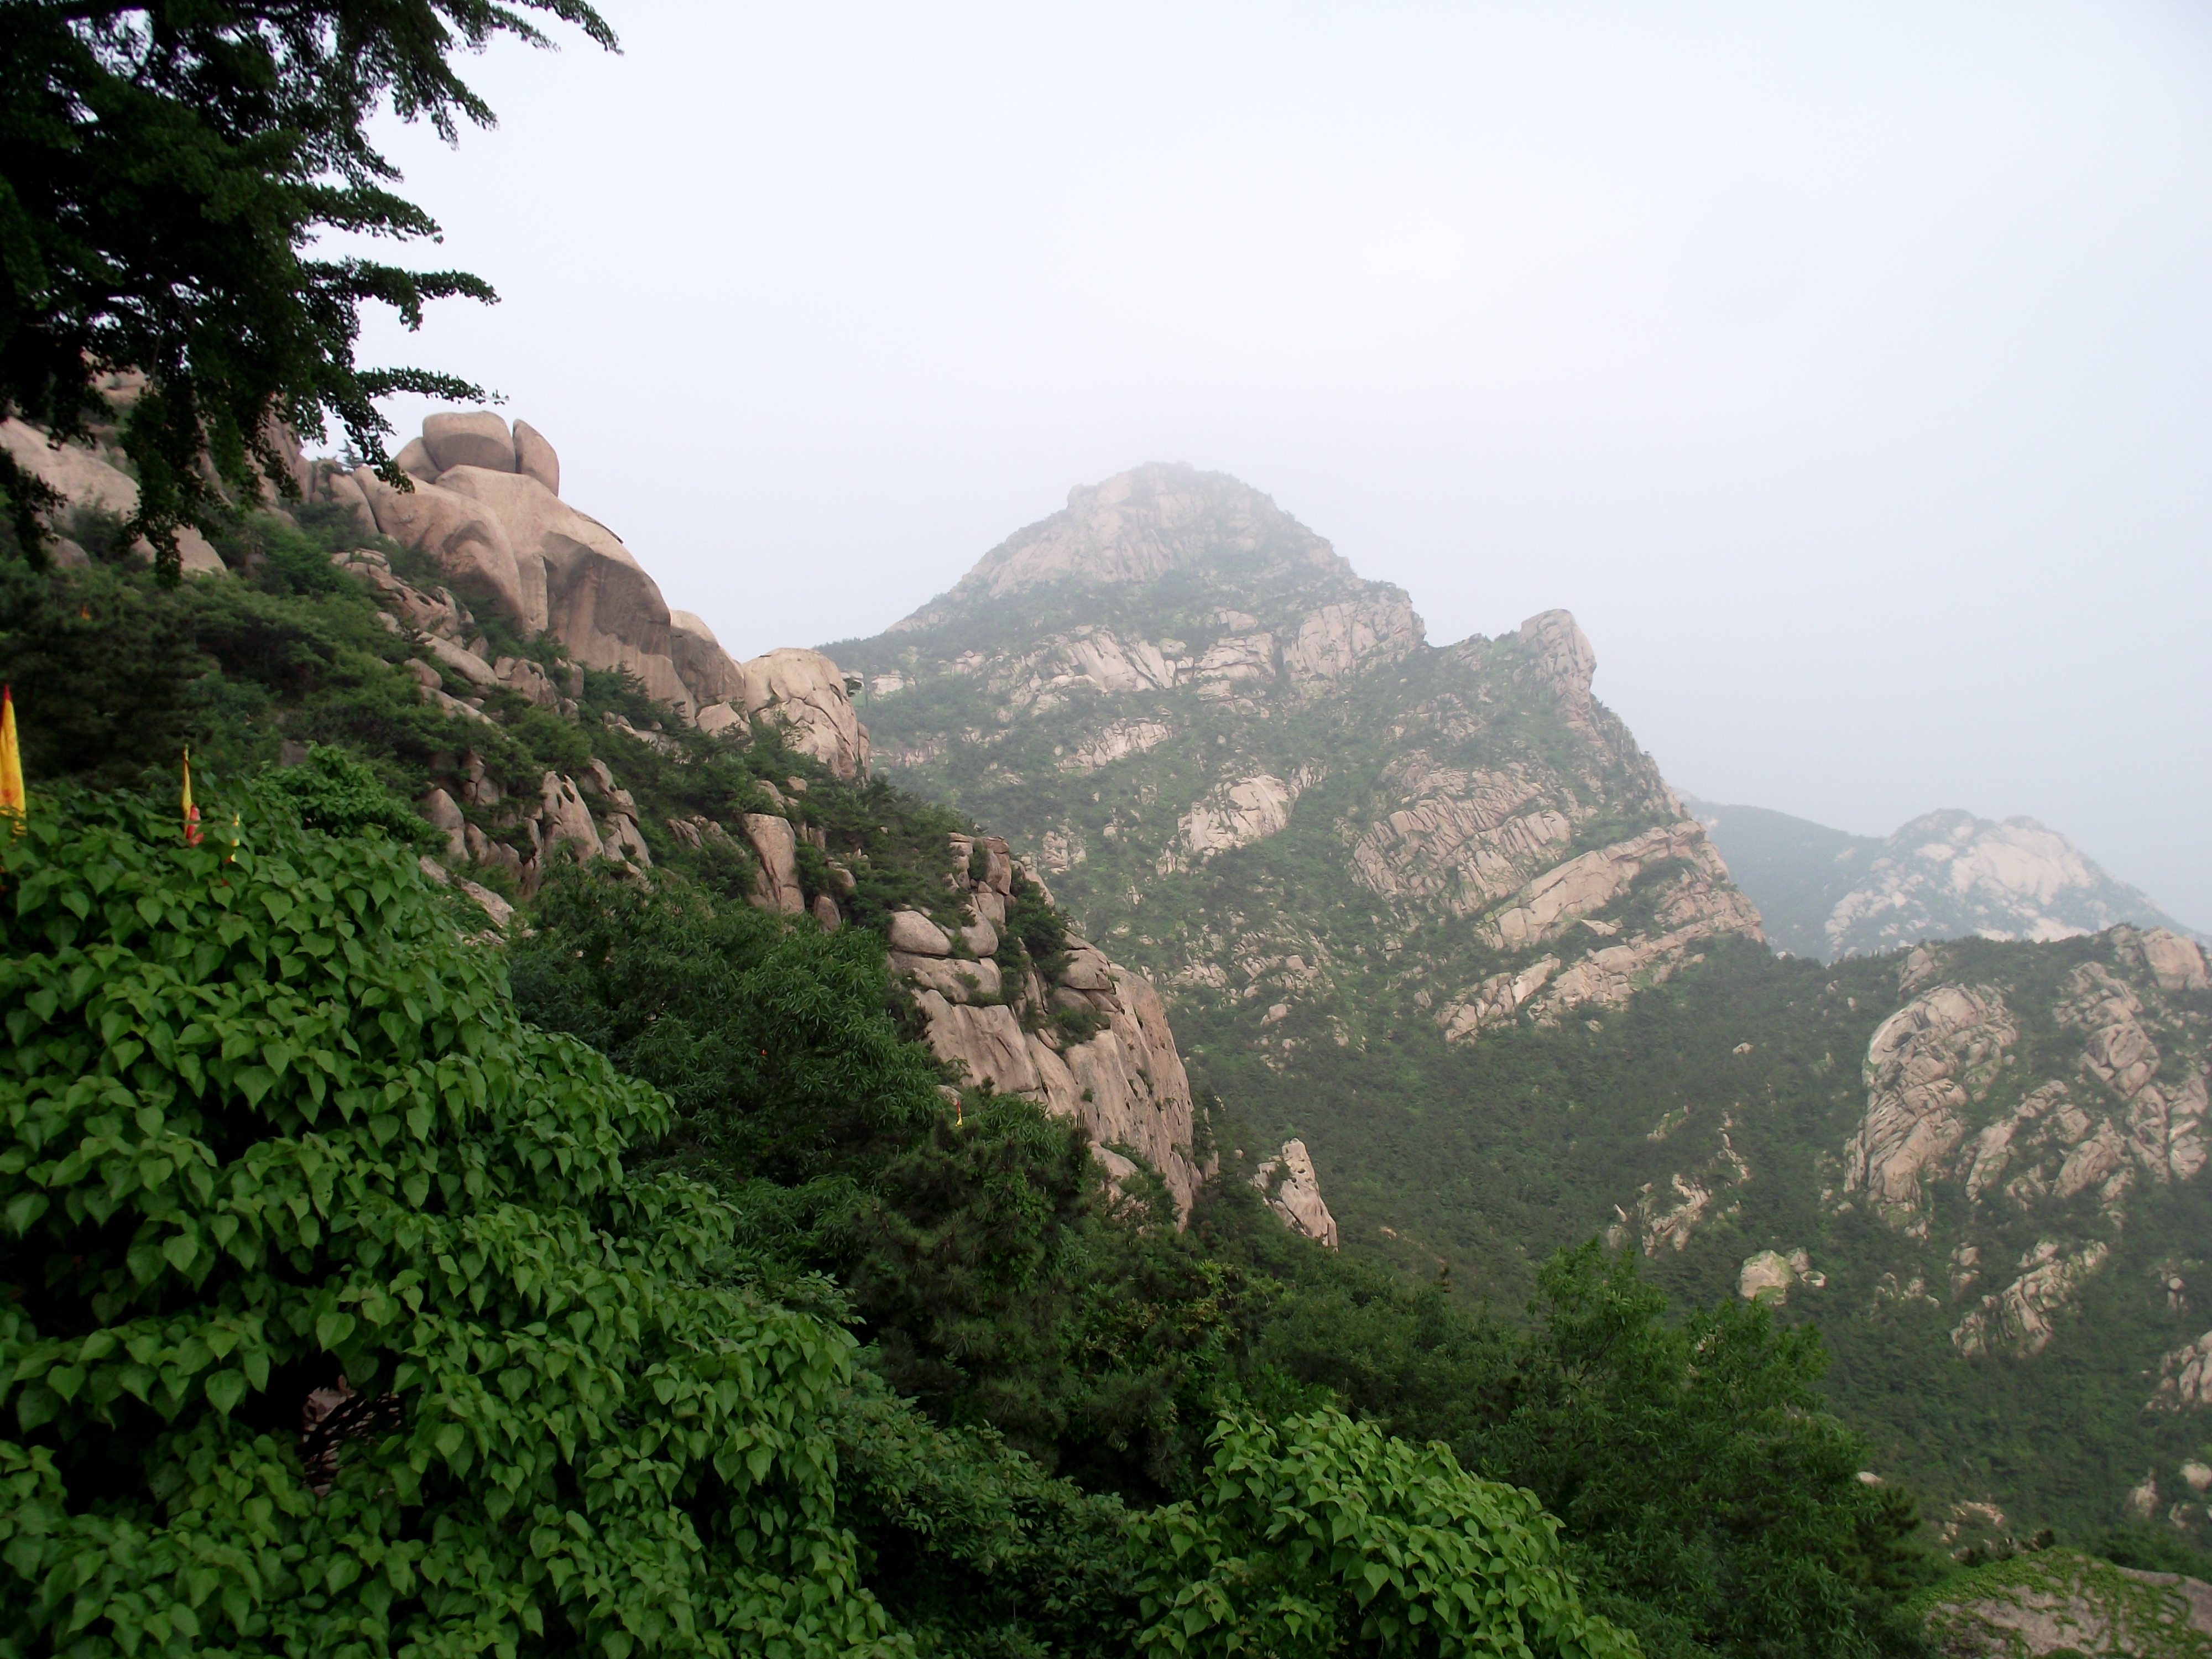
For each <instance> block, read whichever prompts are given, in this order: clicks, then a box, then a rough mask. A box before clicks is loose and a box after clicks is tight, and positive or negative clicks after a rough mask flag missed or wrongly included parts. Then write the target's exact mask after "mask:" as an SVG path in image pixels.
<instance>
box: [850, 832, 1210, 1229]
mask: <svg viewBox="0 0 2212 1659" xmlns="http://www.w3.org/2000/svg"><path fill="white" fill-rule="evenodd" d="M979 848H980V849H981V853H982V854H983V856H982V858H981V860H980V862H981V865H982V871H981V874H980V875H979V874H975V873H972V872H973V871H974V869H975V865H976V864H977V863H978V862H979V860H977V859H976V856H975V854H976V853H977V851H978V849H979ZM947 853H948V856H947V860H946V877H945V881H946V889H947V900H946V908H947V911H948V912H949V913H950V915H951V917H952V918H957V920H955V921H953V923H952V925H951V926H940V925H939V923H938V922H937V921H933V920H931V918H929V917H928V916H927V915H922V914H921V912H919V911H903V912H900V913H897V914H895V915H893V917H892V918H891V922H890V930H889V942H890V947H891V950H890V965H891V968H892V969H893V971H894V973H895V974H896V975H898V976H899V977H900V978H902V980H903V981H905V982H906V983H907V984H908V986H909V987H910V988H911V991H912V994H913V995H914V997H915V1001H916V1002H917V1003H918V1004H919V1005H920V1006H921V1010H922V1012H923V1015H924V1017H925V1018H926V1019H927V1025H928V1038H929V1043H930V1047H931V1048H932V1049H933V1050H934V1051H935V1053H936V1054H937V1056H938V1058H939V1059H940V1060H944V1061H945V1062H946V1063H947V1064H948V1065H950V1066H953V1067H955V1068H956V1069H957V1071H958V1072H959V1073H961V1074H962V1075H963V1077H964V1078H965V1079H966V1080H967V1081H968V1082H969V1083H973V1084H988V1085H990V1086H991V1087H992V1088H993V1089H994V1090H996V1091H998V1092H1000V1093H1001V1094H1011V1095H1021V1096H1024V1097H1027V1098H1029V1099H1031V1100H1036V1101H1039V1102H1041V1103H1043V1105H1044V1106H1045V1108H1046V1109H1048V1111H1050V1112H1051V1113H1052V1114H1053V1115H1054V1116H1057V1117H1064V1118H1067V1119H1070V1120H1072V1121H1077V1122H1079V1123H1081V1124H1082V1125H1083V1127H1084V1128H1085V1131H1086V1133H1088V1134H1089V1135H1090V1138H1091V1147H1092V1150H1093V1152H1094V1154H1095V1155H1096V1156H1097V1158H1098V1160H1099V1162H1100V1163H1101V1164H1103V1165H1104V1166H1105V1168H1106V1170H1107V1171H1108V1173H1109V1176H1114V1177H1115V1178H1116V1179H1117V1180H1119V1179H1121V1178H1123V1177H1126V1176H1127V1174H1128V1173H1129V1171H1130V1170H1131V1168H1132V1167H1133V1164H1132V1160H1136V1161H1140V1162H1142V1163H1143V1164H1146V1165H1147V1166H1148V1167H1149V1168H1151V1169H1152V1170H1154V1171H1155V1172H1156V1173H1158V1176H1159V1177H1160V1179H1161V1180H1162V1181H1163V1182H1165V1183H1166V1186H1167V1189H1168V1192H1169V1194H1170V1195H1171V1197H1172V1198H1173V1200H1174V1202H1175V1207H1176V1220H1177V1223H1178V1225H1180V1224H1182V1223H1183V1222H1187V1221H1188V1219H1189V1218H1190V1210H1191V1205H1192V1203H1193V1201H1194V1200H1195V1198H1196V1196H1197V1192H1198V1188H1199V1186H1200V1183H1201V1182H1203V1181H1204V1180H1205V1179H1206V1176H1208V1175H1209V1174H1210V1173H1211V1172H1212V1171H1211V1168H1210V1166H1209V1167H1205V1168H1201V1167H1200V1164H1199V1163H1198V1162H1197V1161H1196V1159H1195V1158H1194V1155H1193V1152H1192V1150H1191V1148H1192V1130H1193V1127H1194V1107H1193V1104H1192V1101H1191V1091H1190V1079H1189V1078H1188V1075H1187V1074H1186V1073H1185V1072H1184V1069H1183V1062H1182V1054H1180V1053H1179V1052H1178V1051H1177V1049H1176V1041H1175V1034H1174V1032H1173V1031H1172V1030H1170V1029H1169V1026H1168V1019H1167V1012H1166V1010H1165V1009H1164V1008H1163V1007H1162V1006H1160V999H1159V996H1158V993H1157V992H1156V991H1154V989H1153V988H1152V982H1151V981H1148V980H1147V979H1146V978H1145V977H1144V975H1141V974H1138V973H1135V972H1133V970H1131V969H1126V968H1123V967H1121V966H1119V965H1118V964H1116V963H1113V962H1110V961H1109V960H1108V959H1107V957H1106V956H1105V954H1104V952H1103V951H1099V950H1098V949H1097V948H1096V947H1095V946H1093V945H1090V944H1088V943H1086V942H1085V941H1084V940H1083V939H1081V938H1079V937H1076V936H1071V937H1070V939H1069V941H1068V948H1067V951H1066V960H1065V962H1064V963H1062V964H1061V965H1060V967H1059V968H1058V969H1057V970H1056V971H1055V972H1054V974H1053V975H1052V977H1051V979H1050V980H1049V981H1045V980H1042V979H1040V978H1038V977H1037V975H1036V974H1035V973H1034V972H1031V973H1029V974H1028V975H1026V977H1025V978H1024V981H1022V982H1020V983H1012V982H1009V976H1008V975H1006V973H1005V972H1004V970H1003V969H1002V966H1001V964H1000V963H998V962H996V961H994V960H992V959H991V955H990V953H991V952H992V951H996V950H997V948H998V945H999V935H998V932H997V928H998V927H999V925H1000V924H1001V923H1003V922H1004V921H1006V902H1007V900H1008V898H1009V896H1011V894H1012V889H1013V881H1014V876H1015V873H1016V870H1017V867H1018V866H1017V865H1016V862H1015V860H1014V859H1013V857H1012V852H1011V849H1010V848H1008V847H1007V845H1006V842H1004V841H1002V840H1000V839H999V838H997V837H995V836H987V837H984V838H983V839H981V841H980V842H978V841H977V840H976V839H975V838H974V837H972V836H953V837H952V838H951V842H950V845H949V847H948V849H947Z"/></svg>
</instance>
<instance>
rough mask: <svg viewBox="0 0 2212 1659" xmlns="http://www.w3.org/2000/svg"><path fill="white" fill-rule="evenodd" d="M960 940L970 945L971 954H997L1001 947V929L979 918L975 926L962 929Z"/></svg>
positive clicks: (986, 955)
mask: <svg viewBox="0 0 2212 1659" xmlns="http://www.w3.org/2000/svg"><path fill="white" fill-rule="evenodd" d="M960 942H961V943H962V944H963V945H966V946H967V947H968V950H969V954H970V955H971V956H977V957H988V956H995V955H996V954H997V953H998V949H999V930H998V929H997V928H996V927H993V926H992V925H991V924H990V923H989V922H988V921H982V920H981V919H980V918H979V919H978V920H977V921H976V922H975V925H974V926H973V927H963V928H962V929H961V930H960Z"/></svg>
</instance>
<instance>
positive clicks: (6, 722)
mask: <svg viewBox="0 0 2212 1659" xmlns="http://www.w3.org/2000/svg"><path fill="white" fill-rule="evenodd" d="M29 805H30V801H29V799H28V798H27V796H26V795H25V794H24V793H23V755H22V751H21V750H20V749H18V748H17V747H16V746H15V691H14V690H12V689H11V688H10V687H8V686H4V685H0V813H4V814H5V815H7V816H8V817H11V818H13V819H15V833H16V834H17V835H21V834H22V832H23V814H24V812H25V811H26V810H27V808H28V807H29Z"/></svg>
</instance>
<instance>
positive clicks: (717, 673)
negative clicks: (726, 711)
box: [668, 611, 842, 709]
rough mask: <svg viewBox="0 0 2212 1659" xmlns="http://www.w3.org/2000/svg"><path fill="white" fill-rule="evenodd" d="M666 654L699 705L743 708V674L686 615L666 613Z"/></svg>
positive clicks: (704, 628) (704, 626) (718, 643)
mask: <svg viewBox="0 0 2212 1659" xmlns="http://www.w3.org/2000/svg"><path fill="white" fill-rule="evenodd" d="M668 654H669V658H670V659H671V661H673V662H674V663H675V665H676V672H677V676H678V678H680V679H681V680H682V681H683V682H684V685H685V687H686V688H687V689H688V690H690V693H691V695H692V696H694V697H695V698H696V699H697V700H698V701H699V702H701V703H702V704H711V703H723V704H726V705H728V706H729V707H730V708H732V709H737V708H744V702H745V671H744V668H742V667H741V666H739V665H738V663H736V662H735V661H733V660H732V658H731V656H730V653H728V652H726V651H725V650H723V649H722V642H721V641H720V640H718V639H716V638H715V637H714V629H711V628H709V627H708V626H707V624H706V623H704V622H702V620H701V619H700V618H699V617H696V616H694V615H693V614H692V613H691V612H690V611H670V612H669V613H668ZM841 684H842V682H841Z"/></svg>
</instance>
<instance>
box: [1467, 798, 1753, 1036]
mask: <svg viewBox="0 0 2212 1659" xmlns="http://www.w3.org/2000/svg"><path fill="white" fill-rule="evenodd" d="M1513 822H1517V820H1514V821H1513ZM1638 884H1645V885H1646V886H1647V888H1648V889H1649V890H1650V896H1652V897H1653V898H1655V899H1656V904H1654V905H1652V906H1651V907H1650V911H1649V914H1650V921H1649V922H1648V923H1647V924H1646V925H1644V926H1642V927H1634V926H1632V925H1631V927H1630V931H1627V933H1626V937H1620V935H1621V934H1622V933H1623V932H1624V922H1622V921H1607V920H1605V919H1604V913H1606V912H1607V911H1608V910H1612V909H1614V908H1617V907H1618V906H1619V905H1620V903H1621V902H1623V901H1625V900H1626V899H1627V898H1628V897H1629V896H1631V894H1632V892H1633V890H1635V889H1636V888H1637V887H1638ZM1464 890H1466V889H1465V888H1462V891H1464ZM1476 931H1477V936H1478V937H1479V938H1480V939H1483V940H1484V941H1485V942H1486V943H1487V944H1489V945H1491V947H1492V949H1494V950H1497V951H1504V952H1521V951H1528V950H1530V949H1532V948H1541V947H1544V946H1547V945H1554V944H1556V942H1557V941H1559V939H1562V938H1565V937H1567V936H1570V935H1577V934H1578V935H1579V937H1578V939H1577V942H1578V943H1582V944H1583V946H1584V953H1583V954H1581V955H1579V956H1577V958H1576V960H1575V961H1574V962H1573V963H1572V964H1571V966H1565V967H1564V968H1563V966H1562V958H1561V956H1560V955H1559V954H1554V953H1547V955H1545V956H1544V957H1541V959H1539V960H1538V961H1536V962H1534V963H1531V964H1530V965H1528V967H1526V968H1522V969H1518V970H1509V971H1506V972H1501V973H1497V974H1492V975H1489V976H1488V977H1486V978H1485V979H1483V980H1482V981H1480V982H1479V983H1478V984H1476V985H1475V986H1474V987H1472V988H1470V989H1469V990H1468V991H1467V992H1465V993H1463V994H1462V995H1461V996H1459V997H1458V998H1457V999H1455V1000H1452V1001H1450V1002H1449V1003H1447V1004H1446V1006H1444V1007H1443V1010H1442V1011H1441V1012H1438V1013H1437V1024H1439V1025H1441V1026H1442V1027H1443V1032H1444V1038H1445V1040H1446V1041H1447V1042H1460V1041H1462V1040H1465V1039H1468V1038H1471V1037H1474V1036H1477V1035H1479V1034H1480V1032H1481V1031H1482V1030H1483V1029H1484V1028H1485V1027H1486V1026H1491V1025H1495V1024H1501V1023H1503V1022H1504V1021H1506V1020H1509V1019H1511V1018H1514V1017H1515V1016H1516V1014H1517V1013H1518V1012H1520V1011H1521V1010H1522V1009H1523V1008H1527V1009H1528V1010H1530V1012H1531V1013H1532V1015H1533V1017H1534V1018H1536V1019H1538V1020H1539V1021H1541V1022H1545V1023H1556V1022H1557V1020H1558V1019H1559V1017H1560V1016H1561V1015H1562V1014H1564V1013H1565V1012H1568V1011H1570V1010H1572V1009H1576V1008H1580V1007H1583V1006H1586V1005H1595V1006H1601V1007H1616V1006H1620V1004H1622V1003H1625V1002H1626V1001H1627V1000H1628V999H1629V998H1630V997H1631V996H1632V995H1633V994H1635V993H1636V992H1637V991H1638V990H1640V989H1642V988H1643V987H1644V986H1647V985H1656V984H1658V983H1660V982H1662V981H1664V980H1666V979H1667V978H1668V977H1669V976H1670V975H1672V974H1673V973H1674V971H1675V969H1678V968H1679V967H1680V966H1681V965H1682V964H1683V963H1685V962H1688V961H1692V960H1698V959H1699V957H1698V956H1697V953H1696V951H1695V949H1694V947H1696V946H1698V945H1702V944H1705V943H1706V942H1708V941H1710V940H1711V939H1717V938H1719V937H1722V936H1723V935H1727V934H1735V935H1738V936H1741V937H1743V938H1747V939H1758V938H1759V937H1760V934H1759V913H1758V912H1757V911H1756V910H1754V909H1753V908H1752V907H1751V904H1750V902H1749V901H1748V900H1747V899H1746V898H1745V897H1744V896H1743V895H1742V894H1741V893H1739V892H1737V891H1736V890H1735V889H1734V888H1733V887H1731V886H1729V883H1728V871H1727V869H1726V867H1725V866H1723V865H1722V863H1721V861H1720V857H1719V855H1718V854H1716V853H1715V852H1714V851H1713V850H1712V848H1711V845H1710V843H1708V842H1706V840H1705V832H1704V830H1703V829H1702V828H1701V827H1700V826H1699V825H1698V824H1696V823H1689V822H1683V823H1674V824H1668V825H1664V826H1662V827H1661V828H1658V829H1649V830H1646V831H1645V832H1644V834H1643V835H1641V836H1636V837H1634V838H1633V839H1632V840H1629V841H1625V842H1614V843H1613V845H1611V846H1609V847H1602V848H1597V849H1596V850H1595V851H1593V852H1589V853H1584V854H1582V855H1581V856H1580V857H1578V858H1573V859H1570V860H1566V861H1565V863H1562V864H1557V865H1554V866H1552V867H1551V868H1550V869H1548V870H1547V871H1545V872H1543V873H1542V874H1541V875H1540V876H1538V877H1537V878H1536V879H1535V880H1534V881H1532V882H1530V883H1528V884H1527V885H1526V886H1524V887H1522V889H1521V890H1520V891H1518V892H1517V893H1516V894H1514V895H1513V896H1512V897H1511V898H1510V900H1509V901H1508V902H1506V903H1504V904H1503V905H1500V906H1498V908H1496V909H1494V910H1492V911H1491V912H1490V914H1489V915H1486V916H1485V917H1484V918H1483V919H1482V921H1480V923H1479V924H1478V925H1477V930H1476ZM1598 941H1602V942H1598Z"/></svg>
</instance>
